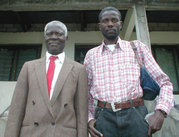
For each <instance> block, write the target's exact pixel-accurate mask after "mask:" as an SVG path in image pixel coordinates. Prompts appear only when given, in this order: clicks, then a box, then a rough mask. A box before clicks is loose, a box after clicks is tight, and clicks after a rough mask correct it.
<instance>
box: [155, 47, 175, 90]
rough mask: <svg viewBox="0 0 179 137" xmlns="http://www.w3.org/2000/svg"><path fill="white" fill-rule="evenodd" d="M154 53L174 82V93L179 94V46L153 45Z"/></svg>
mask: <svg viewBox="0 0 179 137" xmlns="http://www.w3.org/2000/svg"><path fill="white" fill-rule="evenodd" d="M152 51H153V55H154V57H155V59H156V61H157V63H158V64H159V66H160V67H161V68H162V70H163V71H164V72H165V73H166V74H167V75H168V76H169V77H170V81H171V82H172V83H173V87H174V93H175V94H179V55H178V53H179V46H152Z"/></svg>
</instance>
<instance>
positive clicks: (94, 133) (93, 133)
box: [88, 119, 103, 137]
mask: <svg viewBox="0 0 179 137" xmlns="http://www.w3.org/2000/svg"><path fill="white" fill-rule="evenodd" d="M95 122H96V120H95V119H92V120H90V121H89V122H88V131H89V133H90V135H91V137H103V134H102V133H100V132H99V131H98V130H96V129H95V128H94V126H95Z"/></svg>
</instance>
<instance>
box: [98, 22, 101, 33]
mask: <svg viewBox="0 0 179 137" xmlns="http://www.w3.org/2000/svg"><path fill="white" fill-rule="evenodd" d="M98 28H99V30H100V31H101V23H98Z"/></svg>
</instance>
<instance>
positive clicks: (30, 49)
mask: <svg viewBox="0 0 179 137" xmlns="http://www.w3.org/2000/svg"><path fill="white" fill-rule="evenodd" d="M40 53H41V45H33V46H29V45H9V46H7V45H6V46H0V64H1V67H0V81H15V80H17V78H18V75H19V72H20V70H21V68H22V65H23V64H24V63H25V62H26V61H29V60H33V59H37V58H40Z"/></svg>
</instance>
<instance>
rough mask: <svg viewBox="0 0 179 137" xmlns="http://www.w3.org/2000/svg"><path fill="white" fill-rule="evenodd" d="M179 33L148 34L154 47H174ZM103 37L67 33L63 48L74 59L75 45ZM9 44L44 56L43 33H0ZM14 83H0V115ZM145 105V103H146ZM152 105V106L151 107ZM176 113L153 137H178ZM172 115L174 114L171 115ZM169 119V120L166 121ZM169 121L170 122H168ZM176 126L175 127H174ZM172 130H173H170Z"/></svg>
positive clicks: (1, 123)
mask: <svg viewBox="0 0 179 137" xmlns="http://www.w3.org/2000/svg"><path fill="white" fill-rule="evenodd" d="M178 36H179V32H163V31H162V32H150V38H151V43H152V44H155V45H157V44H158V45H159V44H160V45H161V44H163V45H176V44H179V39H178ZM102 39H103V37H102V35H101V33H100V32H99V31H90V32H78V31H76V32H69V37H68V41H67V44H66V47H65V52H66V55H67V56H68V57H70V58H71V59H74V48H75V44H85V45H87V44H98V43H101V41H102ZM134 39H136V35H135V33H133V34H132V36H131V40H134ZM9 44H16V45H17V44H23V45H24V44H28V45H29V44H41V45H42V54H41V56H44V55H45V52H46V47H45V42H44V38H43V32H28V33H0V45H9ZM15 83H16V82H15V81H14V82H5V81H0V106H1V107H0V114H1V113H2V112H3V111H4V110H5V109H6V108H7V107H8V106H9V105H10V102H11V98H12V94H13V90H14V87H15ZM175 101H176V103H177V104H179V95H175ZM146 104H147V103H146ZM151 104H152V105H151ZM153 106H154V105H153V103H148V108H149V109H150V110H149V111H152V110H153ZM174 112H176V113H177V114H176V115H177V116H176V115H175V116H171V117H169V118H167V120H165V124H164V126H163V128H164V130H162V131H161V132H157V133H156V135H155V137H164V134H165V133H163V131H165V130H168V131H169V132H170V133H171V132H173V133H174V135H178V134H179V133H178V131H177V128H176V127H178V128H179V122H177V120H176V117H179V116H178V114H179V112H177V111H176V110H175V109H174V110H173V111H172V115H174V114H175V113H174ZM173 113H174V114H173ZM168 119H169V120H168ZM6 121H7V112H6V113H4V115H3V116H2V117H1V118H0V137H3V135H4V129H5V125H6ZM169 121H171V122H169ZM175 125H177V126H175ZM172 128H173V129H172ZM166 137H169V136H166Z"/></svg>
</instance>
